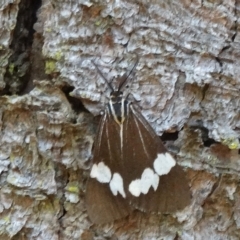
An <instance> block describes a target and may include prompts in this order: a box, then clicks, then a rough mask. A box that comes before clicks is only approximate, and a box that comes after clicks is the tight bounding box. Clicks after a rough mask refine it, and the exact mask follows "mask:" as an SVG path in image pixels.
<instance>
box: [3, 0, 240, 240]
mask: <svg viewBox="0 0 240 240" xmlns="http://www.w3.org/2000/svg"><path fill="white" fill-rule="evenodd" d="M239 9H240V2H239V1H232V0H229V1H210V0H209V1H197V0H195V1H189V0H180V1H177V0H172V1H164V0H153V1H146V0H145V1H144V0H138V1H133V0H132V1H127V0H108V1H90V0H81V1H77V0H71V1H70V0H68V1H67V0H62V1H57V0H42V1H41V0H34V1H31V0H1V2H0V26H1V28H0V58H1V60H0V61H1V65H0V93H1V95H0V114H1V115H0V116H1V118H0V119H1V120H0V239H3V240H8V239H16V240H17V239H20V240H23V239H37V240H41V239H43V240H48V239H51V240H57V239H73V240H74V239H83V240H88V239H89V240H90V239H96V240H100V239H121V240H125V239H165V240H176V239H181V240H201V239H209V240H223V239H224V240H225V239H229V240H238V239H240V188H239V172H240V152H239V148H240V144H239V134H240V34H239V32H238V31H239V21H240V20H239V16H240V10H239ZM136 55H137V56H138V57H139V64H138V65H137V68H136V73H135V75H134V78H133V79H132V82H131V83H132V84H131V85H130V86H129V91H130V95H131V97H132V98H133V99H135V100H136V101H137V104H138V106H139V108H140V109H141V112H142V114H143V116H144V117H145V118H146V120H147V121H148V122H149V123H150V125H151V126H152V127H153V129H154V130H155V132H156V133H157V134H158V135H159V136H162V139H163V141H164V143H165V145H166V146H167V148H168V149H169V151H170V152H171V153H173V154H174V155H175V156H176V159H177V162H178V163H179V164H180V165H181V166H183V167H184V169H185V171H186V175H187V178H188V180H189V186H190V189H191V193H192V200H191V204H190V205H189V206H187V207H186V208H185V209H183V210H182V211H179V212H176V213H174V214H170V215H164V214H159V215H156V214H143V213H141V212H138V211H136V212H134V213H133V214H132V215H130V216H128V217H127V218H126V219H120V220H118V221H115V222H113V223H109V224H106V225H96V224H93V223H92V222H91V221H90V219H89V218H88V215H87V212H86V203H85V189H86V181H87V178H88V175H89V168H90V166H91V156H92V147H93V142H94V137H95V135H96V130H97V125H98V123H99V118H98V117H97V116H98V115H100V113H101V111H102V110H104V107H105V104H106V102H107V101H108V98H109V89H108V86H107V84H106V83H105V82H104V80H103V79H102V78H101V76H99V74H98V73H97V71H96V69H95V67H94V66H93V64H92V62H91V61H94V62H95V63H96V64H97V65H98V66H99V68H100V69H101V71H102V72H103V74H104V75H105V76H106V77H107V79H109V80H111V79H115V78H116V77H117V76H119V75H122V74H123V73H125V72H126V71H129V70H130V68H131V66H132V65H133V64H134V58H135V56H136ZM113 85H114V80H113Z"/></svg>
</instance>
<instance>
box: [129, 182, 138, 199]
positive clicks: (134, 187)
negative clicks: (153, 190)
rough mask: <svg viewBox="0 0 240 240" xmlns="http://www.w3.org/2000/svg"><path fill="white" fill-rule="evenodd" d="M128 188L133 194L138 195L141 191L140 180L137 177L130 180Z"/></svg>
mask: <svg viewBox="0 0 240 240" xmlns="http://www.w3.org/2000/svg"><path fill="white" fill-rule="evenodd" d="M128 190H129V192H130V193H131V194H132V195H133V196H135V197H138V196H139V195H140V193H141V180H140V179H137V180H134V181H132V182H131V183H130V184H129V187H128Z"/></svg>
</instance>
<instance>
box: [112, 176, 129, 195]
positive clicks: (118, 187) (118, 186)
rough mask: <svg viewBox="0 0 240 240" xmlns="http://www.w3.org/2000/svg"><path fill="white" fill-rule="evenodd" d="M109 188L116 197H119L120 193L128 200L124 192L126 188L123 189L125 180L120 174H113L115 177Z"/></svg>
mask: <svg viewBox="0 0 240 240" xmlns="http://www.w3.org/2000/svg"><path fill="white" fill-rule="evenodd" d="M109 186H110V189H111V191H112V193H113V195H114V196H117V194H118V192H119V193H120V194H121V195H122V196H123V197H124V198H126V194H125V192H124V187H123V179H122V177H121V175H120V174H119V173H114V174H113V177H112V180H111V182H110V184H109Z"/></svg>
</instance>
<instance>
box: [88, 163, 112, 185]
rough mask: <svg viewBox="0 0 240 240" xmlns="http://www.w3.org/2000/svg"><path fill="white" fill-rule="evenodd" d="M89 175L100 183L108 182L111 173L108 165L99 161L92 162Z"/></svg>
mask: <svg viewBox="0 0 240 240" xmlns="http://www.w3.org/2000/svg"><path fill="white" fill-rule="evenodd" d="M90 177H91V178H96V179H97V180H98V181H99V182H100V183H108V182H110V180H111V177H112V174H111V171H110V169H109V167H108V166H106V165H105V164H104V163H103V162H100V163H98V164H93V166H92V170H91V173H90Z"/></svg>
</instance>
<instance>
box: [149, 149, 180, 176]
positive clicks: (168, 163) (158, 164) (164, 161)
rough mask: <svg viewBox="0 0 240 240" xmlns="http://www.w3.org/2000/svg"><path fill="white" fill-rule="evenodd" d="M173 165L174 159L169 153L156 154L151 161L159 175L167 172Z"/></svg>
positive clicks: (174, 163)
mask: <svg viewBox="0 0 240 240" xmlns="http://www.w3.org/2000/svg"><path fill="white" fill-rule="evenodd" d="M175 165H176V161H175V160H174V158H173V157H172V156H171V155H170V154H169V153H160V154H158V155H157V158H156V159H155V161H154V163H153V167H154V170H155V172H156V173H157V174H158V175H159V176H161V175H165V174H168V173H169V172H170V170H171V169H172V167H174V166H175Z"/></svg>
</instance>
